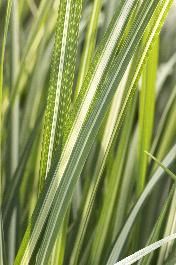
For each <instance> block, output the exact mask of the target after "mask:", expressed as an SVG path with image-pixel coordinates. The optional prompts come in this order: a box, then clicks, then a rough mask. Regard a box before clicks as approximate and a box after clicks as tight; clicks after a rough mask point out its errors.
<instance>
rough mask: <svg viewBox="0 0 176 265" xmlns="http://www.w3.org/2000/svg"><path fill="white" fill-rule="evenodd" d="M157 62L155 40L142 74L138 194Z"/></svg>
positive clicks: (149, 131)
mask: <svg viewBox="0 0 176 265" xmlns="http://www.w3.org/2000/svg"><path fill="white" fill-rule="evenodd" d="M152 26H153V25H152ZM146 36H147V34H146ZM144 38H145V35H144ZM157 64H158V40H155V43H154V44H153V46H152V51H151V53H150V55H149V59H148V62H147V65H146V67H145V69H144V73H143V75H142V86H141V89H140V104H139V105H140V106H139V154H138V157H139V162H138V165H139V175H138V177H139V179H138V181H137V194H138V195H139V194H140V193H141V192H142V190H143V188H144V185H145V181H146V170H147V162H148V161H147V156H146V155H145V154H144V151H145V150H149V149H150V144H151V137H152V132H153V120H154V108H155V93H156V73H157Z"/></svg>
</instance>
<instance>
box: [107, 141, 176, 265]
mask: <svg viewBox="0 0 176 265" xmlns="http://www.w3.org/2000/svg"><path fill="white" fill-rule="evenodd" d="M175 158H176V145H174V146H173V147H172V149H171V150H170V152H169V153H168V154H167V155H166V157H165V158H164V160H163V162H162V164H163V165H164V167H165V168H169V167H170V166H172V165H173V163H174V162H175ZM164 173H165V170H163V169H161V168H158V169H157V170H156V171H155V173H154V175H153V176H152V177H151V179H150V181H149V182H148V184H147V185H146V187H145V189H144V191H143V192H142V194H141V196H140V197H139V199H138V201H137V203H136V205H135V206H134V207H133V209H132V211H131V213H130V215H129V217H128V218H127V220H126V223H125V225H124V226H123V228H122V230H121V231H120V233H119V235H118V237H117V239H116V241H115V243H114V246H113V248H112V251H111V253H110V256H109V258H108V262H107V264H108V265H112V264H114V263H115V262H116V261H117V260H118V259H119V256H120V253H121V251H122V248H123V247H124V244H125V241H126V239H127V236H128V234H129V232H130V229H131V227H132V225H133V223H134V220H135V219H136V216H137V214H138V213H139V211H140V209H141V207H142V205H143V204H144V202H145V200H146V199H147V198H148V196H149V194H150V193H151V192H152V190H153V188H154V187H155V185H156V184H157V183H158V181H159V180H160V179H161V177H162V176H163V174H164Z"/></svg>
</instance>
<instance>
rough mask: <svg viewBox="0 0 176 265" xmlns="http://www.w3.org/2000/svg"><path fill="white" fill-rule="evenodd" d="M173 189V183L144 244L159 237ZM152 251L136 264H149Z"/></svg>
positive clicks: (148, 243) (152, 241)
mask: <svg viewBox="0 0 176 265" xmlns="http://www.w3.org/2000/svg"><path fill="white" fill-rule="evenodd" d="M174 190H175V185H174V186H173V187H172V189H171V191H170V192H169V196H168V198H167V200H166V202H165V204H164V206H163V208H162V210H161V213H160V215H159V218H158V220H157V222H156V224H155V226H154V228H153V230H152V233H151V235H150V238H149V240H148V241H147V244H146V246H148V245H150V244H152V243H154V242H155V241H157V240H158V239H159V235H160V231H161V227H162V225H163V222H164V220H165V218H166V214H167V212H168V209H169V206H170V202H171V199H172V198H173V194H174ZM153 254H154V253H153V252H152V253H150V255H148V256H146V257H144V258H143V259H141V260H140V261H139V262H138V264H139V265H150V264H151V260H152V257H153Z"/></svg>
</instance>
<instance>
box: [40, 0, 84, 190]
mask: <svg viewBox="0 0 176 265" xmlns="http://www.w3.org/2000/svg"><path fill="white" fill-rule="evenodd" d="M81 5H82V4H81V1H80V2H79V3H73V1H65V2H61V3H60V6H59V14H58V21H57V26H56V29H57V30H56V36H55V47H54V51H53V58H52V65H51V77H50V86H49V92H48V102H47V109H46V113H45V121H44V129H43V143H42V154H41V167H40V178H41V181H40V182H41V183H40V189H42V187H43V182H44V179H45V178H46V176H47V173H48V171H49V169H50V166H51V160H52V157H53V152H54V151H56V150H57V151H59V152H61V148H62V138H63V132H62V129H63V126H64V122H65V120H66V119H67V114H68V110H69V107H70V102H71V93H72V84H73V77H74V65H75V59H76V50H77V39H78V30H79V20H80V15H81V9H82V8H81ZM60 40H61V41H60ZM58 146H59V148H60V150H59V148H58ZM58 158H59V155H58Z"/></svg>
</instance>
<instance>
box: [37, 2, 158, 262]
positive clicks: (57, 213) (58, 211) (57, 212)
mask: <svg viewBox="0 0 176 265" xmlns="http://www.w3.org/2000/svg"><path fill="white" fill-rule="evenodd" d="M152 4H153V5H152ZM152 4H151V6H150V5H148V3H146V6H145V7H146V8H147V9H148V12H149V14H150V12H151V14H152V13H153V12H154V10H155V5H156V3H152ZM145 11H146V10H145V8H144V9H143V12H141V13H140V15H139V17H138V19H139V20H138V21H136V24H135V25H136V27H140V26H141V24H142V26H143V27H144V28H145V26H146V25H147V24H148V20H147V19H146V20H145V18H146V17H145V16H144V14H145V13H144V12H145ZM142 18H143V20H142ZM147 18H148V19H150V16H149V17H147ZM137 22H138V23H137ZM142 26H141V28H140V30H142ZM133 30H134V32H135V33H136V37H138V38H139V36H140V35H138V34H140V31H139V32H138V31H136V28H135V26H134V29H133ZM134 32H133V31H131V32H130V35H129V39H128V41H129V42H131V40H132V42H131V44H132V46H131V48H133V49H135V47H134V46H133V45H134V43H133V38H132V36H133V37H134V36H135V34H134ZM128 41H127V43H128ZM135 41H136V40H135ZM128 44H129V43H128ZM123 48H124V49H125V50H126V47H123ZM126 51H127V50H126ZM123 52H124V50H123V51H122V53H119V54H118V56H119V57H120V61H121V62H122V61H123V59H122V58H121V56H124V55H123ZM128 52H129V50H128V51H127V54H128ZM130 52H131V51H130ZM125 53H126V52H125ZM127 54H126V55H127ZM131 55H132V54H131ZM118 56H117V58H118V59H119V57H118ZM130 59H131V56H130V57H129V58H128V57H126V60H127V61H128V63H129V61H130ZM119 68H120V67H119ZM122 69H123V68H122ZM110 70H111V73H112V72H113V71H112V69H110ZM119 70H120V69H119ZM122 71H124V70H122ZM117 73H119V76H121V75H120V71H119V72H118V71H117V69H116V74H117ZM122 73H123V72H122ZM111 78H112V77H111ZM115 78H116V76H115ZM115 78H114V79H115ZM113 81H114V80H113ZM115 81H116V82H118V80H117V79H115ZM110 84H112V85H113V82H112V80H111V82H110ZM102 87H103V86H102ZM108 87H110V85H109V86H108ZM89 91H90V90H89ZM102 92H103V91H102ZM88 94H89V93H88ZM106 95H107V94H106ZM99 96H100V100H101V102H102V101H103V98H101V97H102V96H104V95H103V94H102V93H101V94H99ZM108 100H110V94H109V98H108ZM89 102H90V98H89ZM89 104H90V103H89ZM99 104H100V103H99ZM99 104H97V106H96V105H95V107H96V108H97V110H96V111H97V112H98V110H99V111H100V109H101V107H102V108H103V107H105V106H101V104H100V105H99ZM83 106H84V105H83ZM82 110H83V109H81V111H82ZM81 111H80V112H81ZM92 111H95V109H92ZM84 112H85V109H84ZM90 113H91V110H90ZM100 114H101V113H100ZM79 115H80V113H79ZM79 115H78V116H79ZM100 117H101V116H99V118H100ZM92 118H93V117H91V116H90V119H88V118H87V122H88V124H87V125H89V126H90V124H92V127H93V125H94V126H95V127H94V128H93V129H94V130H96V129H97V128H96V125H95V121H96V120H95V119H92ZM78 120H79V119H78ZM79 126H80V123H79ZM85 129H86V126H85V128H84V127H83V129H82V130H81V132H80V135H79V137H80V138H78V139H79V141H80V142H79V141H78V143H77V145H76V147H75V150H74V149H73V151H74V152H73V153H72V157H71V160H70V161H69V159H68V157H69V156H70V155H71V152H70V149H71V147H70V145H71V144H74V141H73V139H72V137H74V138H75V137H76V134H77V132H74V130H73V133H72V132H71V134H70V137H69V138H68V142H67V144H68V146H69V147H68V148H69V150H68V154H67V144H66V147H65V148H64V151H63V154H62V156H61V160H60V167H59V169H58V172H57V174H58V175H60V174H61V173H60V172H62V174H63V173H64V170H65V169H66V168H67V165H68V168H67V171H66V175H65V177H62V178H61V181H60V188H59V189H58V193H56V196H57V197H55V201H54V202H53V203H54V204H55V206H53V211H52V212H51V215H50V217H49V221H48V224H47V228H46V234H45V236H44V239H43V242H42V245H41V250H40V252H39V257H40V258H41V259H39V260H40V262H41V261H42V259H43V260H44V255H47V251H48V250H49V247H50V246H51V245H52V244H53V242H54V233H55V231H56V229H58V227H59V225H60V222H61V220H62V219H60V218H59V217H61V215H63V213H64V211H65V210H64V209H66V205H67V203H66V201H68V202H69V198H70V196H71V195H72V191H73V186H74V185H75V181H76V180H77V178H76V176H77V177H78V176H79V172H80V170H81V168H82V166H81V165H79V166H78V168H77V169H78V171H77V172H74V169H75V170H76V168H75V167H73V164H75V159H74V154H76V157H75V158H76V161H79V162H81V163H83V161H85V160H84V159H85V154H86V153H87V152H88V151H89V149H88V150H85V149H83V148H82V151H81V150H79V158H81V159H80V160H79V159H78V157H77V154H78V153H77V152H78V150H77V149H78V148H80V146H81V145H83V142H82V139H81V136H82V135H84V143H86V144H89V145H90V142H92V140H93V139H91V141H90V138H88V139H87V142H86V141H85ZM93 132H95V131H91V130H89V137H92V136H93V135H92V133H93ZM89 141H90V142H89ZM82 147H83V146H82ZM89 148H90V147H89ZM82 152H83V153H82ZM83 156H84V157H83ZM66 159H68V161H69V163H68V164H67V163H66ZM62 161H64V164H63V168H62V166H61V165H62ZM72 163H73V164H72ZM60 170H61V171H60ZM59 173H60V174H59ZM74 173H75V179H74ZM76 173H77V174H76ZM71 175H72V176H73V179H72V177H71ZM66 176H69V179H68V177H66ZM72 181H73V182H72ZM66 186H67V187H69V190H67V193H65V192H64V190H65V188H63V187H66ZM64 197H65V200H64V201H63V198H64ZM62 203H63V204H62ZM64 204H65V206H64ZM58 207H59V208H58ZM62 210H63V212H62ZM54 220H55V221H56V223H55V224H56V226H54V225H53V223H54ZM51 230H52V233H51ZM49 238H50V239H49Z"/></svg>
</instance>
